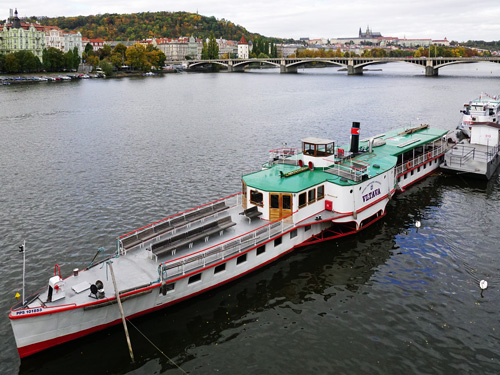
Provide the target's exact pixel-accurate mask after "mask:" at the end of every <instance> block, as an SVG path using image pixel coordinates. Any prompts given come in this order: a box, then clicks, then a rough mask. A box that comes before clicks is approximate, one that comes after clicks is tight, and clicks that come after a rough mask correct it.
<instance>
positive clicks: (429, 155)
mask: <svg viewBox="0 0 500 375" xmlns="http://www.w3.org/2000/svg"><path fill="white" fill-rule="evenodd" d="M431 158H432V154H431V153H430V152H429V153H428V154H427V159H429V160H431Z"/></svg>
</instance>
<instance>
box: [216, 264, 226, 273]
mask: <svg viewBox="0 0 500 375" xmlns="http://www.w3.org/2000/svg"><path fill="white" fill-rule="evenodd" d="M225 270H226V263H222V264H219V265H218V266H216V267H215V268H214V275H215V274H216V273H219V272H222V271H225Z"/></svg>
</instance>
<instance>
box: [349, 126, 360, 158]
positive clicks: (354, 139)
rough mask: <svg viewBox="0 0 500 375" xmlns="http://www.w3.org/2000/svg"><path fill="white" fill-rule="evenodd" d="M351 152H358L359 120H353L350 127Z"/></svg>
mask: <svg viewBox="0 0 500 375" xmlns="http://www.w3.org/2000/svg"><path fill="white" fill-rule="evenodd" d="M351 152H352V153H353V154H357V153H358V152H359V122H353V123H352V128H351Z"/></svg>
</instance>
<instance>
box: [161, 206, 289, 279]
mask: <svg viewBox="0 0 500 375" xmlns="http://www.w3.org/2000/svg"><path fill="white" fill-rule="evenodd" d="M291 215H293V214H291ZM291 215H289V216H291ZM287 219H288V217H285V218H283V219H282V220H280V221H275V222H272V223H269V224H266V225H264V226H262V227H260V228H257V229H255V230H253V231H250V232H248V233H245V234H243V235H240V236H238V237H236V238H234V239H231V240H229V241H226V242H223V243H221V244H218V245H214V246H213V247H209V248H207V249H204V250H201V251H198V252H196V253H194V254H190V255H186V256H184V257H182V258H180V259H176V260H171V261H167V262H164V263H162V264H161V268H162V271H165V272H166V274H167V279H163V280H168V279H171V278H173V277H178V276H182V275H185V274H186V273H187V272H191V271H194V270H196V269H200V268H204V267H206V266H207V265H209V264H212V263H214V262H218V261H221V260H224V259H226V258H228V257H231V256H234V255H235V254H238V253H241V252H244V251H245V250H248V249H251V248H253V247H256V246H258V245H259V244H261V243H265V242H266V241H268V240H269V239H271V238H273V237H276V236H278V235H279V234H282V233H284V232H286V231H288V230H290V229H292V228H293V227H294V224H293V223H289V222H288V220H287ZM163 274H164V272H162V275H163Z"/></svg>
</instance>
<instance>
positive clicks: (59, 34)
mask: <svg viewBox="0 0 500 375" xmlns="http://www.w3.org/2000/svg"><path fill="white" fill-rule="evenodd" d="M43 31H44V32H45V46H46V48H47V49H48V48H50V47H53V48H55V49H58V50H60V51H64V34H63V31H62V30H61V29H60V28H59V27H57V26H44V27H43Z"/></svg>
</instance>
